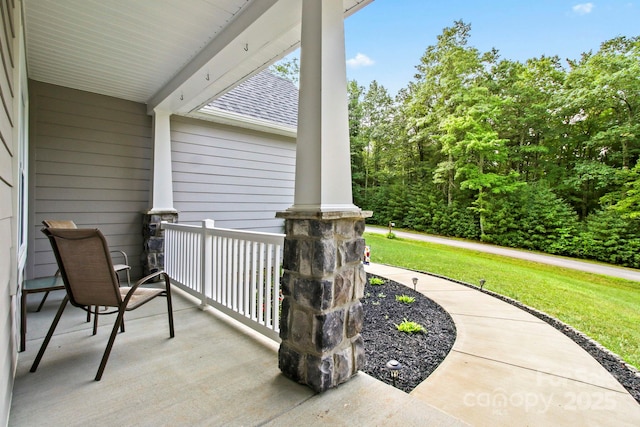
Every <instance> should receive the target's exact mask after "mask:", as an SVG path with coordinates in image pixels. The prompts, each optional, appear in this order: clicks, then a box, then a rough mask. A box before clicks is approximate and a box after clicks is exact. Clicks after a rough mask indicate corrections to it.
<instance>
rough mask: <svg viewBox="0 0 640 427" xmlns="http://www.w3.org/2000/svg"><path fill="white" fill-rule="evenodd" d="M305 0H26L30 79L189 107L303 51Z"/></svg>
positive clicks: (349, 9)
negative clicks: (302, 4) (275, 62)
mask: <svg viewBox="0 0 640 427" xmlns="http://www.w3.org/2000/svg"><path fill="white" fill-rule="evenodd" d="M371 1H372V0H343V3H344V9H345V14H347V15H348V14H351V13H353V12H355V11H356V10H358V9H360V8H361V7H363V6H364V5H366V4H368V3H370V2H371ZM301 3H302V2H301V0H136V1H133V2H132V1H130V0H109V1H99V0H56V1H50V0H24V21H25V28H26V45H27V46H26V47H27V64H28V73H29V77H30V78H32V79H34V80H38V81H41V82H46V83H51V84H55V85H60V86H65V87H70V88H74V89H79V90H83V91H88V92H94V93H99V94H103V95H108V96H114V97H117V98H122V99H127V100H131V101H136V102H142V103H146V104H147V105H148V107H149V110H152V109H153V108H162V109H165V110H168V111H170V112H172V113H177V114H188V113H190V112H191V111H194V110H197V109H198V108H199V107H200V106H202V105H204V104H206V103H207V102H209V101H210V100H211V99H213V98H215V97H217V96H220V95H221V94H223V93H224V92H226V91H227V90H229V89H230V88H232V87H234V86H235V85H237V84H238V83H239V82H240V81H242V80H244V79H246V78H248V77H250V76H252V75H253V74H255V73H256V72H258V71H260V70H262V69H264V68H265V67H267V66H269V65H270V64H271V63H273V62H274V61H276V60H277V59H279V58H281V57H283V56H284V55H286V54H287V53H288V52H290V51H292V50H293V49H295V48H296V47H297V46H298V45H299V43H300V5H301Z"/></svg>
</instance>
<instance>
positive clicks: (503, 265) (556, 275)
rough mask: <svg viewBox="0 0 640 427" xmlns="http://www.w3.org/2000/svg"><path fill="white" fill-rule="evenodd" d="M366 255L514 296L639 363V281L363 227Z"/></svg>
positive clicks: (384, 261) (385, 262)
mask: <svg viewBox="0 0 640 427" xmlns="http://www.w3.org/2000/svg"><path fill="white" fill-rule="evenodd" d="M365 238H366V241H367V245H368V246H370V247H371V261H372V262H377V263H382V264H389V265H395V266H398V267H403V268H407V269H411V270H421V271H427V272H430V273H435V274H439V275H442V276H446V277H449V278H452V279H456V280H461V281H464V282H467V283H471V284H475V285H478V283H479V280H480V279H485V280H486V284H485V286H484V288H485V289H489V290H491V291H494V292H497V293H499V294H501V295H505V296H508V297H510V298H513V299H516V300H518V301H520V302H522V303H524V304H526V305H528V306H530V307H533V308H536V309H538V310H542V311H544V312H545V313H547V314H549V315H551V316H553V317H556V318H557V319H560V320H561V321H563V322H564V323H567V324H569V325H571V326H573V327H574V328H576V329H577V330H579V331H581V332H583V333H585V334H587V335H588V336H590V337H591V338H593V339H594V340H596V341H598V342H599V343H600V344H602V345H604V346H605V347H607V348H608V349H610V350H611V351H613V352H615V353H617V354H618V355H620V356H621V357H622V358H623V359H624V360H625V361H626V362H627V363H629V364H631V365H634V366H636V367H640V327H639V326H638V325H640V282H635V281H631V280H625V279H618V278H613V277H609V276H603V275H598V274H593V273H586V272H581V271H576V270H570V269H565V268H560V267H555V266H550V265H544V264H539V263H535V262H531V261H525V260H520V259H515V258H508V257H503V256H500V255H493V254H487V253H483V252H478V251H473V250H468V249H461V248H454V247H449V246H444V245H438V244H434V243H428V242H419V241H414V240H408V239H402V238H396V239H393V240H389V239H387V238H386V237H385V236H382V235H376V234H373V233H365Z"/></svg>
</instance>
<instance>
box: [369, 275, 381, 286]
mask: <svg viewBox="0 0 640 427" xmlns="http://www.w3.org/2000/svg"><path fill="white" fill-rule="evenodd" d="M369 284H370V285H371V286H380V285H384V280H383V279H381V278H379V277H372V278H371V279H369Z"/></svg>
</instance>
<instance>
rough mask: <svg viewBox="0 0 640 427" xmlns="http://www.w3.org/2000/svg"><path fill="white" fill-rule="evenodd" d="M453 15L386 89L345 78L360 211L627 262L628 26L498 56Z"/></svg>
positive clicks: (632, 84)
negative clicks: (572, 44) (563, 50)
mask: <svg viewBox="0 0 640 427" xmlns="http://www.w3.org/2000/svg"><path fill="white" fill-rule="evenodd" d="M470 31H471V27H470V25H468V24H466V23H464V22H462V21H456V22H455V23H454V24H453V25H452V26H451V27H449V28H445V29H444V30H443V32H442V33H441V34H440V35H439V36H438V38H437V43H436V44H435V45H432V46H429V47H428V48H427V49H426V50H425V53H424V55H423V56H422V58H420V62H419V64H418V65H417V67H416V75H415V78H414V79H413V81H411V82H409V83H408V85H407V86H406V87H405V88H403V89H402V90H400V92H399V93H398V94H397V96H395V97H392V96H391V95H390V94H389V93H388V91H387V90H386V89H385V88H384V87H383V86H381V85H379V84H378V83H377V82H376V81H373V82H372V83H371V84H370V85H369V86H368V87H367V88H365V87H363V86H359V85H358V83H357V82H356V81H350V82H349V123H350V139H351V163H352V176H353V194H354V202H355V203H356V205H358V206H360V207H361V208H362V209H365V210H372V211H373V212H374V216H373V218H372V219H371V221H372V222H373V223H376V224H381V225H387V224H388V223H389V222H394V223H395V224H396V226H400V227H405V228H410V229H414V230H418V231H424V232H428V233H434V234H439V235H445V236H455V237H463V238H467V239H474V240H480V241H484V242H489V243H494V244H498V245H502V246H509V247H517V248H524V249H532V250H539V251H544V252H548V253H553V254H561V255H567V256H573V257H579V258H588V259H595V260H600V261H605V262H610V263H614V264H619V265H625V266H632V267H636V268H640V162H639V161H638V160H639V157H640V120H639V119H640V37H633V38H627V37H618V38H614V39H612V40H608V41H605V42H603V43H602V45H601V47H600V49H599V50H598V51H597V52H595V53H593V52H588V53H583V54H582V56H581V57H580V58H579V59H575V60H567V61H566V62H563V61H561V59H560V58H559V57H557V56H553V57H549V56H542V57H540V58H532V59H529V60H527V61H526V62H525V63H522V62H517V61H511V60H506V59H501V58H500V56H499V52H498V51H497V50H492V51H489V52H480V51H479V50H478V49H476V48H474V47H472V46H471V45H470V44H469V38H470Z"/></svg>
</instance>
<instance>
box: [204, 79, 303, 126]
mask: <svg viewBox="0 0 640 427" xmlns="http://www.w3.org/2000/svg"><path fill="white" fill-rule="evenodd" d="M216 109H219V110H224V111H228V112H231V113H235V114H240V115H242V116H247V117H251V118H254V119H260V120H266V121H269V122H272V123H277V124H280V125H284V126H290V127H292V128H295V127H296V126H297V123H298V88H297V87H296V86H295V85H294V84H293V83H292V82H290V81H289V80H287V79H285V78H282V77H279V76H276V75H274V74H272V73H271V72H269V70H264V71H262V72H260V73H258V74H256V75H255V76H253V77H251V78H250V79H248V80H246V81H245V82H243V83H241V84H240V85H238V86H236V87H235V88H233V89H231V90H230V91H229V92H227V93H226V94H224V95H223V96H221V97H220V98H218V99H216V100H214V101H213V102H211V103H209V104H208V105H207V106H206V107H204V108H203V109H202V111H203V112H210V113H214V111H215V110H216Z"/></svg>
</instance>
